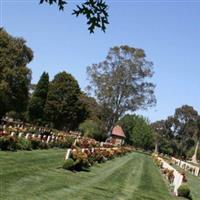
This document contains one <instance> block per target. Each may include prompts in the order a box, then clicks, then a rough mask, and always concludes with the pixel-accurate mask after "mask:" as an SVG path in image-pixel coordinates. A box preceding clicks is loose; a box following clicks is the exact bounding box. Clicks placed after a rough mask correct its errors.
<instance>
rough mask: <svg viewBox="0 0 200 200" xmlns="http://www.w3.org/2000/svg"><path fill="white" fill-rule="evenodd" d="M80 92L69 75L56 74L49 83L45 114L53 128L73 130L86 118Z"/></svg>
mask: <svg viewBox="0 0 200 200" xmlns="http://www.w3.org/2000/svg"><path fill="white" fill-rule="evenodd" d="M80 96H81V90H80V88H79V85H78V82H77V81H76V80H75V79H74V77H73V76H72V75H71V74H68V73H66V72H61V73H58V74H57V75H56V76H55V77H54V80H53V81H52V82H51V83H50V86H49V92H48V96H47V101H46V105H45V114H46V117H47V119H48V121H49V122H51V123H52V124H53V126H54V127H55V128H58V129H65V130H74V129H76V128H78V125H79V124H80V123H81V122H82V121H83V120H84V119H85V118H86V116H87V110H86V108H85V105H84V104H83V103H82V102H81V101H80Z"/></svg>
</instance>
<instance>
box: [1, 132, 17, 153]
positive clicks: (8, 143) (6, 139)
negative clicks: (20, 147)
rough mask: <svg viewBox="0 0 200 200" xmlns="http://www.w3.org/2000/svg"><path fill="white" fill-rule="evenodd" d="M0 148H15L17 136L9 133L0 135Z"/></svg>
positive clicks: (13, 149)
mask: <svg viewBox="0 0 200 200" xmlns="http://www.w3.org/2000/svg"><path fill="white" fill-rule="evenodd" d="M0 149H1V150H8V151H15V150H17V138H15V137H13V136H10V135H9V136H3V137H0Z"/></svg>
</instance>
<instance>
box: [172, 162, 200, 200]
mask: <svg viewBox="0 0 200 200" xmlns="http://www.w3.org/2000/svg"><path fill="white" fill-rule="evenodd" d="M174 167H175V168H176V169H177V170H178V171H180V172H181V171H183V170H182V169H181V168H180V167H178V166H177V165H174ZM186 178H187V181H188V182H187V183H188V185H189V187H190V190H191V194H192V200H200V177H196V176H193V175H192V174H191V173H189V172H186Z"/></svg>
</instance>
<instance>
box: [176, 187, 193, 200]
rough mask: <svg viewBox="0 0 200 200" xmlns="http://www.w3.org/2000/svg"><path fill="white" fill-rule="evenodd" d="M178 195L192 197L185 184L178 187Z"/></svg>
mask: <svg viewBox="0 0 200 200" xmlns="http://www.w3.org/2000/svg"><path fill="white" fill-rule="evenodd" d="M178 196H180V197H185V198H187V199H192V197H191V194H190V188H189V187H188V185H187V184H182V185H181V186H180V187H179V188H178Z"/></svg>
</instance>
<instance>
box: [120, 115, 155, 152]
mask: <svg viewBox="0 0 200 200" xmlns="http://www.w3.org/2000/svg"><path fill="white" fill-rule="evenodd" d="M117 124H119V125H120V126H121V127H122V129H123V130H124V132H125V135H126V139H125V142H126V143H127V144H129V145H133V146H135V147H137V148H143V149H145V150H151V149H152V145H153V142H154V137H153V129H152V127H151V125H150V124H149V121H148V120H147V119H146V118H144V117H143V116H138V115H130V114H127V115H125V116H124V117H123V118H122V119H120V121H119V122H118V123H117Z"/></svg>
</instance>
